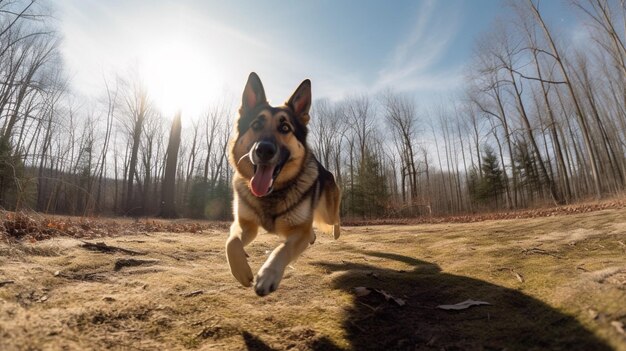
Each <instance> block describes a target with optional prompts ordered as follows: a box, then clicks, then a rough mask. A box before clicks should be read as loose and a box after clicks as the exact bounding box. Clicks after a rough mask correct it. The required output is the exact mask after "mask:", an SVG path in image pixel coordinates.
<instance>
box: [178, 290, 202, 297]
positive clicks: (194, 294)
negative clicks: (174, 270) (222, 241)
mask: <svg viewBox="0 0 626 351" xmlns="http://www.w3.org/2000/svg"><path fill="white" fill-rule="evenodd" d="M201 294H204V290H195V291H192V292H189V293H186V294H181V295H182V296H183V297H193V296H198V295H201Z"/></svg>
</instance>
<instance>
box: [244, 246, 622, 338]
mask: <svg viewBox="0 0 626 351" xmlns="http://www.w3.org/2000/svg"><path fill="white" fill-rule="evenodd" d="M362 253H363V254H364V255H369V256H371V257H378V258H383V259H389V260H396V261H401V262H404V263H406V264H408V265H410V266H411V267H412V269H411V270H407V271H398V270H393V269H385V268H380V267H376V266H373V265H369V264H361V263H350V262H343V263H339V264H338V263H330V262H318V263H316V264H317V265H318V266H320V267H322V268H324V269H326V270H327V271H331V272H342V273H341V274H340V275H339V276H338V277H336V278H335V279H334V280H333V287H334V288H336V289H342V290H346V291H347V290H351V289H353V288H355V287H367V288H370V290H371V291H372V292H371V293H369V294H368V295H365V296H360V297H357V296H356V295H355V296H354V298H353V304H352V306H351V307H350V308H349V309H348V310H347V311H346V315H345V317H344V322H343V328H344V331H345V335H346V337H347V339H348V340H349V342H350V348H351V349H354V350H505V349H506V350H610V349H611V348H610V347H609V346H608V345H607V344H605V343H604V342H603V341H601V340H600V339H598V338H597V337H596V336H595V335H593V334H592V333H591V332H590V331H588V330H587V329H585V328H584V327H583V326H582V325H581V324H580V323H579V322H578V321H576V320H575V319H574V318H573V317H571V316H568V315H566V314H563V313H562V312H559V311H557V310H556V309H554V308H552V307H550V306H548V305H546V304H545V303H543V302H541V301H539V300H537V299H535V298H532V297H529V296H527V295H524V294H523V293H521V292H519V291H516V290H512V289H508V288H504V287H501V286H497V285H493V284H491V283H488V282H485V281H481V280H477V279H473V278H468V277H463V276H457V275H453V274H447V273H442V272H441V270H440V268H439V266H437V265H436V264H432V263H428V262H424V261H420V260H417V259H414V258H412V257H408V256H402V255H396V254H390V253H382V252H372V251H364V252H362ZM373 289H377V290H379V291H381V290H382V291H384V292H386V293H388V294H390V295H392V296H393V297H396V298H400V299H401V300H402V301H404V302H406V304H404V305H402V306H400V304H402V301H400V300H398V301H397V302H396V301H394V300H393V299H389V300H387V299H386V298H385V296H384V294H382V293H380V292H376V291H374V290H373ZM467 299H473V300H480V301H485V302H489V303H490V304H491V305H482V306H476V307H471V308H468V309H465V310H458V311H451V310H443V309H439V308H437V306H438V305H442V304H455V303H458V302H461V301H465V300H467ZM398 302H399V303H398ZM244 341H245V342H246V345H247V346H248V348H249V349H251V350H269V349H271V348H269V347H267V346H266V345H263V344H262V341H260V340H259V339H257V338H254V337H253V336H251V335H248V337H247V338H246V337H245V336H244ZM309 348H310V349H314V350H338V349H342V348H340V347H338V346H336V345H335V344H333V343H332V342H331V341H330V340H329V339H327V338H325V337H322V338H320V339H318V340H316V342H315V343H313V344H311V345H309Z"/></svg>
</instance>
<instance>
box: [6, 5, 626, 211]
mask: <svg viewBox="0 0 626 351" xmlns="http://www.w3.org/2000/svg"><path fill="white" fill-rule="evenodd" d="M506 6H509V10H510V11H507V12H508V13H509V15H508V16H507V17H506V18H501V19H499V20H496V21H494V24H493V25H492V28H491V29H490V30H489V31H488V32H485V33H484V34H482V35H481V36H480V37H479V38H478V39H477V40H476V43H475V45H474V54H473V57H472V59H471V62H469V63H468V64H467V66H466V68H465V81H464V84H463V88H462V90H461V91H459V92H457V93H456V94H455V95H454V96H450V97H449V98H447V99H446V100H442V102H441V103H439V104H438V105H433V104H429V106H428V107H424V106H420V105H418V102H417V101H416V100H415V98H414V97H413V96H411V95H409V94H405V93H402V92H398V91H395V90H394V87H393V86H390V87H389V88H388V89H386V90H384V91H382V92H375V93H370V94H361V95H352V96H347V97H342V98H340V99H336V100H316V101H314V104H313V109H312V113H311V115H312V118H311V123H310V125H309V127H310V134H309V141H308V142H309V145H310V147H311V148H313V149H314V150H315V152H316V154H317V156H318V159H319V160H320V162H322V163H323V164H324V165H325V166H326V167H327V168H328V169H329V170H331V171H332V172H333V173H334V174H335V175H336V178H337V180H338V182H339V184H340V186H341V188H342V190H343V195H342V196H343V203H342V214H343V216H345V217H356V218H359V217H360V218H375V217H410V216H422V215H446V214H456V213H468V212H480V211H489V210H496V209H517V208H527V207H533V206H537V205H543V204H546V203H555V204H564V203H571V202H575V201H581V200H586V199H592V198H600V197H604V196H611V195H615V194H618V193H621V192H623V191H624V187H625V186H626V179H625V178H626V46H625V37H626V33H625V28H626V26H625V23H624V20H625V14H626V3H625V2H624V1H620V0H615V1H606V0H571V1H569V2H568V9H569V11H571V12H572V14H575V15H576V16H578V18H579V19H580V20H581V21H582V23H584V26H581V27H580V28H579V29H580V32H579V33H576V35H572V33H567V32H563V31H562V28H560V27H558V26H556V25H555V24H553V23H551V22H549V21H547V20H546V19H545V18H544V16H543V14H542V12H541V8H540V7H538V5H537V2H536V1H532V0H526V1H515V2H513V1H511V2H510V3H508V4H507V5H506ZM53 11H54V9H53V5H52V4H50V3H46V2H42V1H32V0H31V1H7V0H4V1H0V79H1V81H0V126H1V128H2V129H1V130H0V206H1V207H2V208H4V209H8V210H14V209H31V210H36V211H41V212H46V213H59V214H72V215H94V214H116V215H129V216H142V215H145V216H154V215H159V214H160V215H163V216H187V217H194V218H213V219H227V218H229V216H230V206H231V205H230V203H231V197H232V195H231V190H230V180H231V177H232V169H231V168H230V166H229V164H228V141H229V138H230V136H231V134H232V130H233V124H234V119H235V118H236V112H237V108H238V106H237V105H238V104H237V99H230V98H226V97H224V98H222V99H221V100H220V99H213V100H212V101H219V102H217V103H212V104H210V105H208V106H206V112H205V113H204V114H203V115H202V116H192V117H197V118H183V119H181V117H180V115H179V116H165V115H163V114H162V113H161V112H160V111H159V110H158V108H157V107H156V106H157V105H156V104H155V102H154V101H153V100H151V97H150V92H149V91H148V89H147V88H146V87H145V86H144V85H143V84H142V81H141V77H139V76H138V75H137V74H134V73H133V71H132V70H129V71H128V72H117V74H115V75H114V76H113V77H112V78H103V81H102V91H101V94H100V95H99V96H98V97H97V98H93V99H92V98H85V97H83V96H79V95H77V94H76V93H75V92H74V91H73V90H72V89H71V84H70V83H71V82H70V78H69V75H68V74H67V72H66V69H65V67H64V62H63V59H62V56H61V53H60V47H59V45H60V43H61V40H62V38H61V36H60V35H59V33H58V31H57V28H56V26H57V24H56V23H55V20H54V18H53V16H51V13H52V12H53ZM304 73H305V72H303V74H304Z"/></svg>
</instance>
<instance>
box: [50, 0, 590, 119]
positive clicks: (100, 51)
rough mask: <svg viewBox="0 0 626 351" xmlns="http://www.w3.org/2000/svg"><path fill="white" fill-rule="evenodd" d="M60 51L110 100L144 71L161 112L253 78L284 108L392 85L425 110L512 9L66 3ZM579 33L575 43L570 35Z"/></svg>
mask: <svg viewBox="0 0 626 351" xmlns="http://www.w3.org/2000/svg"><path fill="white" fill-rule="evenodd" d="M56 4H57V6H58V15H57V16H58V18H59V25H60V31H61V34H62V36H63V41H62V45H61V50H62V54H63V57H64V59H65V62H66V63H67V70H68V73H69V75H70V77H71V84H72V87H73V89H74V90H75V91H77V92H78V93H80V94H83V95H86V96H94V97H95V96H98V95H102V92H103V87H104V83H103V81H104V79H105V78H107V77H108V78H109V79H110V77H111V75H112V74H115V73H119V74H120V75H121V76H129V75H130V74H131V72H135V73H137V74H138V76H139V77H140V79H141V80H142V81H143V82H144V83H145V85H146V86H147V88H148V91H149V94H150V97H151V98H152V100H153V101H154V102H155V104H156V105H157V106H158V107H159V108H160V109H161V110H162V111H163V113H165V114H173V113H174V112H175V111H177V110H182V113H183V116H184V117H192V118H195V117H196V116H198V115H199V114H201V113H202V112H203V111H204V110H206V109H207V108H208V106H210V104H212V103H214V102H215V101H220V100H221V99H224V97H225V96H227V97H229V98H230V99H233V100H235V99H236V100H237V101H239V99H240V94H241V91H242V90H243V87H244V85H245V82H246V79H247V77H248V74H249V73H250V72H251V71H255V72H257V73H258V74H259V76H260V77H261V80H262V82H263V84H264V87H265V91H266V94H267V97H268V99H269V100H270V102H271V103H273V104H281V103H283V102H285V101H286V100H287V99H288V97H289V96H290V95H291V93H292V92H293V90H294V89H295V88H296V87H297V86H298V84H299V83H300V82H301V81H302V80H304V79H306V78H310V79H311V80H312V85H313V98H314V99H319V98H328V99H331V100H338V99H341V98H343V97H345V96H348V95H353V94H361V93H368V94H375V93H376V92H379V91H381V90H383V89H386V88H389V87H391V88H393V89H394V90H396V91H399V92H406V93H409V94H413V95H414V96H415V97H416V99H418V100H422V101H429V100H432V98H433V97H434V96H448V95H450V94H454V92H456V91H458V90H459V89H461V88H462V86H463V82H464V78H463V71H464V68H465V66H466V65H467V63H468V62H469V61H470V60H471V55H472V48H473V44H474V42H475V40H476V38H477V37H478V36H479V35H480V34H481V33H483V32H485V31H487V30H488V29H489V27H490V26H491V25H492V23H493V21H494V19H495V18H496V17H498V16H506V15H507V13H510V12H511V8H510V7H508V6H507V5H506V1H500V0H441V1H435V0H419V1H417V0H414V1H393V2H390V1H382V0H381V1H373V0H344V1H332V0H319V1H276V0H270V1H223V0H220V1H214V0H207V1H201V0H197V1H192V0H187V1H185V0H179V1H169V0H154V1H148V0H108V1H101V0H61V1H58V2H56ZM564 9H565V4H564V2H562V1H561V0H549V1H548V0H543V1H541V2H540V10H542V12H543V14H544V16H545V17H546V18H547V20H548V22H549V23H550V24H557V23H558V24H559V27H560V28H565V30H571V32H572V33H574V32H575V29H576V27H577V26H578V25H579V23H578V22H577V20H576V18H575V17H574V16H573V15H572V12H571V10H568V11H565V10H564ZM572 35H573V34H572Z"/></svg>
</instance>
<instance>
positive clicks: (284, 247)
mask: <svg viewBox="0 0 626 351" xmlns="http://www.w3.org/2000/svg"><path fill="white" fill-rule="evenodd" d="M303 229H304V228H303ZM312 232H313V228H311V225H309V226H308V228H306V229H304V230H302V231H301V232H299V233H293V234H291V235H289V236H288V237H287V240H286V241H285V242H284V243H283V244H281V245H280V246H278V247H277V248H276V249H274V251H272V254H271V255H270V257H269V258H268V259H267V261H265V263H264V264H263V266H262V267H261V269H260V270H259V274H257V277H256V283H255V285H254V291H256V293H257V295H259V296H265V295H267V294H269V293H271V292H273V291H275V290H276V289H277V288H278V285H279V284H280V281H281V279H282V278H283V274H284V273H285V268H286V267H287V265H288V264H289V263H291V262H292V261H293V260H295V259H296V258H298V256H300V254H301V253H302V251H304V250H305V249H306V248H307V247H308V246H309V242H310V241H311V235H312Z"/></svg>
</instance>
